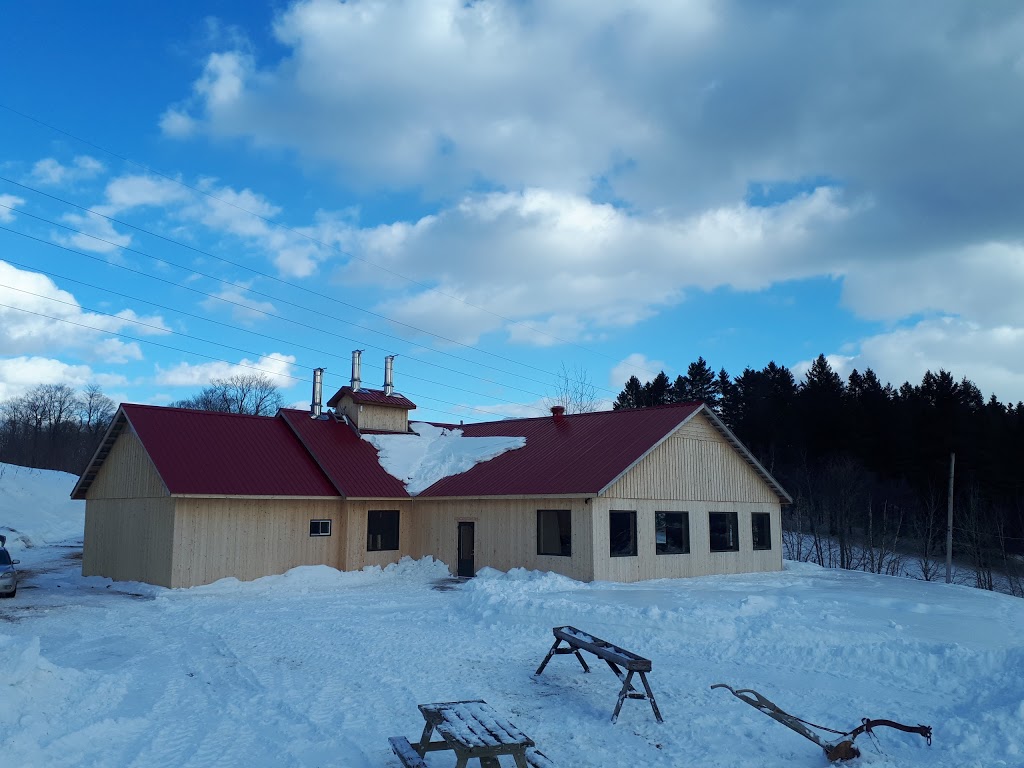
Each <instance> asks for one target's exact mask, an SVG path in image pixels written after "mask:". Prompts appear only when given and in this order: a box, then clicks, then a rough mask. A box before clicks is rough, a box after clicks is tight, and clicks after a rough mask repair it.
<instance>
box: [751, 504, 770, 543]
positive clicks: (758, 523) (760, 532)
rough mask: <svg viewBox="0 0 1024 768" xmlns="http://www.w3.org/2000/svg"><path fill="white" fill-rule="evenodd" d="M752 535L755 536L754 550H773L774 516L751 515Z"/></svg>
mask: <svg viewBox="0 0 1024 768" xmlns="http://www.w3.org/2000/svg"><path fill="white" fill-rule="evenodd" d="M750 525H751V533H753V535H754V549H771V548H772V516H771V515H770V514H768V513H767V512H753V513H751V515H750Z"/></svg>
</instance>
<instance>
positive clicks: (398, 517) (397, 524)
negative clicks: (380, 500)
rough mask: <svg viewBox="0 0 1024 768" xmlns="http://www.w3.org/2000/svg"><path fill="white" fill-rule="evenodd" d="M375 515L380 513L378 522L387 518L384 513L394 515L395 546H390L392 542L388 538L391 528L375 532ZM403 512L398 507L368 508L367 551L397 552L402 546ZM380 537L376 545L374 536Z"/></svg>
mask: <svg viewBox="0 0 1024 768" xmlns="http://www.w3.org/2000/svg"><path fill="white" fill-rule="evenodd" d="M374 515H378V516H379V517H378V518H377V521H378V522H381V523H382V522H383V521H385V520H386V519H387V518H385V517H383V516H384V515H394V537H395V539H394V542H393V543H394V546H388V545H389V544H391V543H392V542H391V541H390V540H389V539H387V538H386V537H387V535H388V533H390V531H389V530H386V529H385V530H384V531H378V532H374V529H373V523H374ZM401 530H402V513H401V510H398V509H368V510H367V511H366V551H367V552H396V551H397V550H399V549H400V548H401ZM374 536H376V537H378V540H379V541H378V544H377V546H374V541H373V537H374Z"/></svg>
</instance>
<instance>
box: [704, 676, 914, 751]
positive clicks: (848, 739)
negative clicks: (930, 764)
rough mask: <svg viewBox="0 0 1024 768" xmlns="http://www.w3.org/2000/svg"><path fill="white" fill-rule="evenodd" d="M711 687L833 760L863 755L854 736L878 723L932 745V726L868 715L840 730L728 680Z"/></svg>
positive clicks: (869, 730) (877, 725)
mask: <svg viewBox="0 0 1024 768" xmlns="http://www.w3.org/2000/svg"><path fill="white" fill-rule="evenodd" d="M711 688H712V689H715V688H725V689H726V690H727V691H729V693H731V694H732V695H733V696H735V697H736V698H737V699H739V700H740V701H742V702H745V703H747V704H749V705H750V706H752V707H753V708H754V709H756V710H758V711H759V712H763V713H764V714H766V715H768V717H770V718H772V719H773V720H776V721H778V722H780V723H782V724H783V725H784V726H786V727H787V728H789V729H791V730H793V731H796V732H797V733H799V734H800V735H801V736H803V737H804V738H805V739H807V740H808V741H813V742H814V743H815V744H817V745H818V746H819V747H821V749H822V750H823V751H824V752H825V757H827V758H828V759H829V761H831V762H833V763H835V762H839V761H842V760H852V759H854V758H855V757H860V750H859V749H857V747H856V746H854V743H853V742H854V739H856V738H857V737H858V736H860V735H861V734H862V733H872V731H873V729H874V728H877V727H879V726H885V727H886V728H895V729H897V730H900V731H904V732H905V733H916V734H918V735H919V736H922V737H924V738H925V739H926V740H927V741H928V746H931V743H932V727H931V726H930V725H905V724H903V723H897V722H896V721H895V720H868V719H867V718H866V717H865V718H863V719H862V720H861V724H860V725H858V726H857V727H856V728H854V729H852V730H849V731H837V730H835V729H834V728H826V727H825V726H824V725H817V724H815V723H809V722H807V721H806V720H801V719H800V718H799V717H797V716H795V715H791V714H789V713H788V712H786V711H784V710H782V709H779V707H778V706H776V705H775V704H774V703H773V702H771V701H769V700H768V699H766V698H765V697H764V696H762V695H761V694H760V693H758V692H757V691H754V690H751V689H750V688H739V689H734V688H733V687H732V686H730V685H726V684H725V683H717V684H716V685H712V686H711ZM808 726H810V727H808ZM811 728H817V729H818V730H821V731H828V732H829V733H835V734H837V735H839V736H841V737H844V738H843V739H842V740H841V741H826V740H825V739H823V738H822V737H821V736H820V735H819V734H817V733H815V732H814V731H812V730H811Z"/></svg>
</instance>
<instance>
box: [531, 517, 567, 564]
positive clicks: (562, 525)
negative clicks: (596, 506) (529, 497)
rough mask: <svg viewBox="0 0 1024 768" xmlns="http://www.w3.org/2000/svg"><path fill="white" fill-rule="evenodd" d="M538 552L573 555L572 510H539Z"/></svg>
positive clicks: (565, 555) (564, 555)
mask: <svg viewBox="0 0 1024 768" xmlns="http://www.w3.org/2000/svg"><path fill="white" fill-rule="evenodd" d="M537 554H538V555H560V556H562V557H571V556H572V512H570V511H569V510H568V509H538V510H537Z"/></svg>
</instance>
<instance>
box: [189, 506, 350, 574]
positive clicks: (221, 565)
mask: <svg viewBox="0 0 1024 768" xmlns="http://www.w3.org/2000/svg"><path fill="white" fill-rule="evenodd" d="M310 520H330V521H331V535H330V536H310V535H309V521H310ZM173 539H174V553H175V554H174V573H173V579H172V582H173V586H175V587H187V586H195V585H196V584H209V583H210V582H213V581H216V580H217V579H222V578H224V577H225V576H234V577H235V578H238V579H241V580H243V581H247V580H251V579H258V578H259V577H260V576H266V575H268V574H274V573H284V572H285V571H287V570H289V569H290V568H295V567H296V566H299V565H329V566H331V567H332V568H338V569H339V570H344V569H345V567H346V566H345V561H344V556H343V551H344V546H345V540H346V539H347V531H346V526H345V516H344V514H343V502H342V501H341V500H340V499H326V500H320V499H243V498H234V499H204V498H194V499H192V498H189V499H182V498H179V499H177V508H176V515H175V526H174V537H173Z"/></svg>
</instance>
